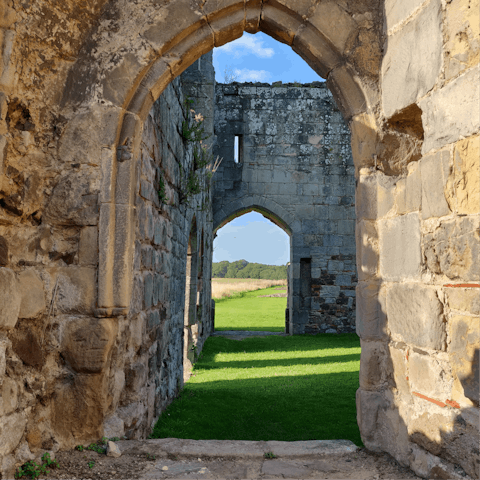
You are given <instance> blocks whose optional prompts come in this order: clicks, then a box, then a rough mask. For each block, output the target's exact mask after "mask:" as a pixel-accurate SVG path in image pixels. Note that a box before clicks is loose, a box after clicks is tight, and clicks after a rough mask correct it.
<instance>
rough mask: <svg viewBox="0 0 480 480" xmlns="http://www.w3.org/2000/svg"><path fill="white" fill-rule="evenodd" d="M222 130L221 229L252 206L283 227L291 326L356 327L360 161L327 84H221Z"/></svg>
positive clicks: (218, 117)
mask: <svg viewBox="0 0 480 480" xmlns="http://www.w3.org/2000/svg"><path fill="white" fill-rule="evenodd" d="M215 134H216V148H214V154H215V155H219V156H220V157H221V158H223V161H222V163H221V165H220V168H219V169H218V171H217V173H216V174H215V183H214V190H213V222H214V228H215V229H218V228H219V227H221V226H222V225H224V224H225V223H227V222H228V221H230V220H232V219H233V218H234V217H236V216H238V215H241V214H243V213H245V212H248V211H250V210H256V211H258V212H260V213H262V214H263V215H264V216H265V217H267V218H269V219H270V220H272V221H273V222H274V223H276V224H277V225H279V226H280V227H281V228H283V230H285V232H286V233H288V234H289V235H290V244H291V254H290V264H291V270H290V271H291V278H290V288H289V298H288V310H289V315H290V317H289V322H288V324H287V329H288V331H290V332H291V333H294V334H295V333H317V332H328V333H332V332H349V331H354V330H355V285H356V280H357V279H356V269H355V176H354V173H355V172H354V170H355V168H354V165H353V160H352V155H351V147H350V132H349V130H348V128H347V126H346V125H345V122H344V120H343V117H342V115H341V113H340V111H339V110H338V108H337V106H336V104H335V101H334V100H333V97H332V94H331V93H330V91H329V90H328V88H327V87H326V85H325V84H324V83H320V82H317V83H315V84H312V85H307V86H303V85H292V84H289V85H278V86H270V85H268V84H266V85H265V84H236V83H233V84H227V85H222V84H217V85H216V89H215ZM235 137H237V138H238V140H237V141H238V142H239V155H240V158H238V159H237V160H238V161H237V162H235V158H234V142H235Z"/></svg>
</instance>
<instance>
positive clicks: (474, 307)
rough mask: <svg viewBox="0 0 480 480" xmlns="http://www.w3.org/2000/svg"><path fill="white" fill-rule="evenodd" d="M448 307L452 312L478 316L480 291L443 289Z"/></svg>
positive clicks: (473, 289)
mask: <svg viewBox="0 0 480 480" xmlns="http://www.w3.org/2000/svg"><path fill="white" fill-rule="evenodd" d="M445 293H446V295H447V302H448V306H449V307H450V308H451V309H452V310H460V311H463V312H468V313H471V314H472V315H480V291H479V290H478V288H457V287H455V288H452V287H450V288H449V287H447V288H445Z"/></svg>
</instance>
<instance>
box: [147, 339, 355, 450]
mask: <svg viewBox="0 0 480 480" xmlns="http://www.w3.org/2000/svg"><path fill="white" fill-rule="evenodd" d="M359 366H360V342H359V339H358V337H357V336H356V335H355V334H342V335H334V334H323V335H316V336H310V335H299V336H294V337H264V338H249V339H245V340H242V341H235V340H230V339H226V338H222V337H211V338H209V339H208V340H207V342H206V343H205V346H204V350H203V353H202V355H201V358H200V360H199V361H198V362H197V364H196V365H195V369H194V376H193V377H192V378H191V379H190V381H189V382H187V384H186V385H185V388H184V390H183V392H182V394H181V396H180V398H178V399H176V400H175V401H174V402H173V403H172V404H171V405H170V406H169V407H168V408H167V409H166V410H165V412H164V413H163V414H162V416H161V417H160V419H159V421H158V422H157V424H156V426H155V428H154V431H153V434H152V437H153V438H166V437H176V438H190V439H197V440H200V439H205V440H208V439H218V440H283V441H295V440H314V439H316V440H331V439H348V440H352V441H353V442H354V443H356V444H357V445H361V440H360V434H359V431H358V426H357V423H356V410H355V392H356V390H357V388H358V371H359Z"/></svg>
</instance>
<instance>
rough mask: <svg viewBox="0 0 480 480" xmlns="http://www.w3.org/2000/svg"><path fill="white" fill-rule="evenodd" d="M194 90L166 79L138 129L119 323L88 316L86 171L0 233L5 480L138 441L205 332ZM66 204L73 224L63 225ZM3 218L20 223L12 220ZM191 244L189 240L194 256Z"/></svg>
mask: <svg viewBox="0 0 480 480" xmlns="http://www.w3.org/2000/svg"><path fill="white" fill-rule="evenodd" d="M204 83H205V84H206V82H204ZM190 90H191V89H189V87H188V84H186V85H183V84H182V80H181V79H180V78H177V79H176V80H174V81H173V82H172V83H171V84H170V85H169V86H168V87H167V88H166V89H165V91H164V92H163V94H162V95H161V96H160V98H159V99H158V101H157V102H156V103H155V104H154V105H153V107H152V109H151V111H150V113H149V115H148V116H147V119H146V121H145V124H144V127H143V133H142V138H141V144H140V150H139V156H138V161H137V162H136V179H137V181H136V186H135V188H134V196H135V217H134V218H135V220H134V222H135V223H134V238H133V242H134V259H133V273H132V276H131V278H130V279H129V281H130V282H131V284H132V300H131V304H130V308H129V309H128V312H127V313H126V314H125V315H124V316H119V317H117V318H116V319H115V320H112V319H109V318H95V314H96V313H97V315H98V311H97V310H96V299H95V295H96V290H97V277H96V268H97V265H98V235H99V233H98V227H97V223H98V207H96V206H95V198H92V199H91V200H87V205H88V206H87V207H85V208H83V209H82V207H80V210H81V213H78V208H77V205H79V202H81V201H85V198H82V197H81V193H80V192H81V191H82V189H83V188H87V189H88V188H92V186H91V185H92V183H93V184H95V181H96V179H95V169H94V168H90V169H89V168H88V166H82V165H73V166H72V167H71V170H72V173H70V174H68V175H67V176H66V178H65V180H64V181H63V182H61V183H60V184H59V185H57V188H56V189H55V190H54V192H53V194H52V199H51V200H50V202H49V204H48V206H47V209H46V210H47V212H49V216H48V219H49V220H43V219H42V221H41V222H39V225H38V226H37V225H32V226H29V225H24V226H23V227H22V228H18V227H17V228H14V227H13V225H12V224H9V223H7V222H4V223H3V225H1V226H0V235H1V236H0V246H1V249H2V265H4V266H2V267H1V268H0V284H1V288H2V291H1V294H0V327H1V334H0V391H1V396H0V465H1V469H0V472H2V474H3V475H7V474H8V475H12V472H13V470H12V469H13V468H14V466H15V465H17V466H18V465H20V464H22V463H23V462H25V461H27V460H31V459H34V458H39V457H40V455H41V454H42V453H43V452H44V451H46V450H48V451H51V452H55V451H56V450H58V448H59V446H67V445H68V446H70V447H73V446H74V445H76V444H79V443H89V442H90V441H92V440H94V439H97V438H100V437H101V436H103V435H106V436H119V437H121V436H123V435H125V436H126V437H127V438H145V436H147V435H148V434H149V432H150V431H151V428H152V426H153V424H154V423H155V421H156V419H157V418H158V416H159V415H160V414H161V412H162V411H163V410H164V409H165V407H166V406H167V405H168V404H169V403H170V402H171V401H172V400H173V399H174V398H175V396H176V395H177V394H178V393H179V391H180V389H181V388H182V386H183V383H184V379H185V378H188V371H189V370H190V369H191V364H192V361H194V359H195V355H198V353H199V352H200V351H201V348H202V346H203V343H204V341H205V339H206V338H207V336H208V335H209V333H210V332H211V331H212V328H213V325H212V322H211V311H210V308H211V304H210V277H211V256H212V242H213V240H212V216H211V213H210V210H209V209H208V208H205V205H210V204H211V192H210V190H209V183H208V182H207V180H206V176H205V168H203V169H198V170H195V169H194V166H193V163H194V161H193V147H194V145H195V142H188V141H185V138H184V134H183V128H184V126H187V127H186V128H189V127H192V126H194V125H196V122H195V121H194V120H193V119H192V114H191V113H190V111H189V110H190V105H191V104H190V103H187V102H186V101H185V100H186V98H187V94H186V93H185V91H188V94H189V95H190V97H189V98H191V99H192V101H193V102H196V97H195V96H194V95H195V94H196V92H191V91H190ZM198 95H200V94H198ZM212 102H213V97H211V102H210V103H212ZM199 103H200V102H199ZM203 106H204V107H205V108H207V107H208V104H207V103H206V102H204V104H203ZM209 108H210V110H212V108H211V105H210V107H209ZM199 111H200V110H199ZM210 123H211V122H210ZM206 130H207V131H209V130H210V131H211V130H212V128H209V127H208V126H207V128H206ZM6 170H7V172H6V173H7V178H8V174H10V175H19V172H18V171H17V170H15V168H14V167H13V165H9V166H7V168H6ZM192 174H193V175H195V176H196V178H198V189H197V190H195V191H191V190H189V188H188V185H187V184H188V178H192V177H191V175H192ZM27 183H28V179H27ZM162 185H163V186H162ZM73 203H74V204H75V208H73V210H74V211H75V214H74V216H73V217H70V218H69V220H67V221H65V215H69V212H70V210H69V209H68V207H69V205H72V204H73ZM55 212H56V214H58V217H55V216H54V213H55ZM3 214H4V215H5V216H6V218H8V215H10V216H11V217H12V222H11V223H13V222H14V220H15V218H14V217H13V215H12V212H11V211H9V210H7V209H4V210H3ZM56 218H61V219H62V220H61V221H59V222H58V223H60V225H58V226H56V225H52V223H54V224H55V222H54V220H55V219H56ZM67 218H68V217H67ZM52 219H54V220H52ZM62 223H67V226H64V225H62ZM77 224H79V225H77ZM127 233H128V232H125V235H126V236H127ZM190 235H192V238H193V237H196V238H195V240H196V243H195V245H190V247H191V248H190V250H189V237H190ZM188 253H190V254H191V256H192V258H195V257H196V258H195V260H196V269H195V271H192V272H191V273H192V278H189V283H188V284H189V286H190V290H191V292H192V294H193V296H194V304H193V306H192V307H193V308H192V315H187V317H185V304H186V274H185V272H186V269H187V257H188Z"/></svg>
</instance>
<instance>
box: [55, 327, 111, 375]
mask: <svg viewBox="0 0 480 480" xmlns="http://www.w3.org/2000/svg"><path fill="white" fill-rule="evenodd" d="M115 335H116V326H115V325H114V323H113V321H112V320H110V319H104V318H102V319H98V318H72V319H70V320H69V322H68V323H67V324H66V325H65V330H64V332H63V336H62V353H63V355H64V357H65V359H66V360H67V361H68V362H69V363H70V365H71V367H72V368H73V369H74V370H75V371H76V372H78V373H101V372H102V371H103V370H104V369H105V367H106V365H107V360H108V358H109V355H110V350H111V348H112V345H113V342H114V340H115Z"/></svg>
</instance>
